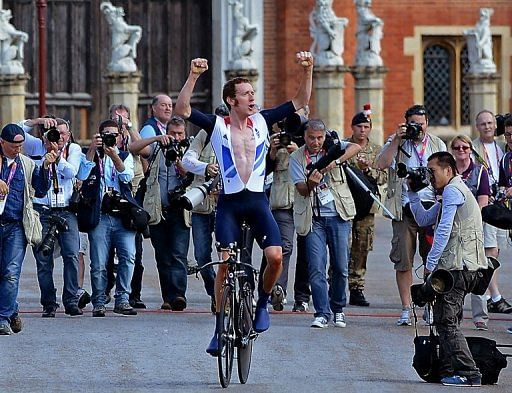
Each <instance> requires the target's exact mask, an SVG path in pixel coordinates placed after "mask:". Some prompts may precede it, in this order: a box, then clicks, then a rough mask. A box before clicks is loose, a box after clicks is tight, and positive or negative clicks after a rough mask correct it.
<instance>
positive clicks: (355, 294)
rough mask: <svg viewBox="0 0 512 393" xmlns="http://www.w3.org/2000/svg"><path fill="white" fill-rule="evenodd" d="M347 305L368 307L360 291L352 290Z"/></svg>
mask: <svg viewBox="0 0 512 393" xmlns="http://www.w3.org/2000/svg"><path fill="white" fill-rule="evenodd" d="M348 304H350V305H352V306H359V307H368V306H369V305H370V303H368V301H367V300H366V299H365V297H364V293H363V290H362V289H354V290H352V291H350V298H349V302H348Z"/></svg>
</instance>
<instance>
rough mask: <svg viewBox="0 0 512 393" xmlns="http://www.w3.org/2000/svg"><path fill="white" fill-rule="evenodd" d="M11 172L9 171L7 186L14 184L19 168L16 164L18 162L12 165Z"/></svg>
mask: <svg viewBox="0 0 512 393" xmlns="http://www.w3.org/2000/svg"><path fill="white" fill-rule="evenodd" d="M10 168H11V169H10V171H9V175H8V176H7V181H6V184H7V186H10V185H11V182H12V179H13V178H14V174H15V173H16V168H17V164H16V161H14V162H13V163H12V164H11V165H10Z"/></svg>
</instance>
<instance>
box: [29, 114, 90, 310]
mask: <svg viewBox="0 0 512 393" xmlns="http://www.w3.org/2000/svg"><path fill="white" fill-rule="evenodd" d="M22 125H23V129H24V131H25V153H26V154H27V155H29V156H30V157H31V158H32V159H33V160H34V161H35V162H36V163H37V164H39V163H40V162H41V161H42V159H43V157H44V155H45V154H46V153H48V152H51V151H53V152H55V153H56V154H57V155H58V159H57V162H56V163H54V164H52V165H51V167H50V171H49V177H50V179H51V184H52V185H51V187H50V190H49V191H48V192H47V193H46V196H44V197H43V198H35V199H34V201H33V203H34V208H35V209H36V210H37V211H38V212H39V215H40V219H41V223H42V225H43V241H42V243H41V244H40V245H39V246H38V247H37V248H34V249H33V252H34V257H35V259H36V266H37V279H38V282H39V288H40V290H41V305H42V306H43V313H42V317H43V318H53V317H55V311H56V310H57V308H58V307H59V305H58V303H57V299H56V292H57V290H56V288H55V284H54V280H53V268H54V256H53V250H54V247H55V243H56V242H58V245H59V246H60V248H61V256H62V260H63V264H64V287H63V289H62V303H63V304H64V310H65V313H66V314H68V315H72V316H73V315H81V314H82V311H81V310H80V309H79V308H78V296H77V291H78V251H79V235H78V224H77V218H76V215H75V214H74V213H73V212H71V211H70V210H69V200H70V198H71V195H72V193H73V179H74V177H75V176H76V174H77V172H78V169H79V167H80V157H81V149H80V146H79V145H77V144H76V143H73V142H72V136H71V130H70V128H69V123H68V122H67V121H65V120H63V119H60V118H53V117H50V116H48V117H43V118H38V119H32V120H26V121H25V122H23V123H22ZM36 126H37V127H39V128H40V129H41V130H40V131H41V134H42V139H39V138H36V137H35V136H33V135H31V134H30V133H29V131H32V130H33V129H34V128H35V127H36ZM34 131H37V129H35V130H34Z"/></svg>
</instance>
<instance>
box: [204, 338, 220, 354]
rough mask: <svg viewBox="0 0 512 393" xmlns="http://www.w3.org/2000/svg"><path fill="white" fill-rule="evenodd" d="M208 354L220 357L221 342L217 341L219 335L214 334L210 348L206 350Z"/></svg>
mask: <svg viewBox="0 0 512 393" xmlns="http://www.w3.org/2000/svg"><path fill="white" fill-rule="evenodd" d="M206 353H209V354H210V355H212V356H215V357H217V356H219V340H218V339H217V333H214V334H213V337H212V339H211V340H210V344H208V348H206Z"/></svg>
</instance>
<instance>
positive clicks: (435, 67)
mask: <svg viewBox="0 0 512 393" xmlns="http://www.w3.org/2000/svg"><path fill="white" fill-rule="evenodd" d="M452 58H453V56H452V53H451V51H450V49H449V48H447V47H445V46H442V45H438V44H435V45H430V46H428V47H427V48H425V50H424V52H423V86H424V102H425V106H426V107H427V108H428V112H429V123H430V124H431V125H433V126H447V125H450V124H451V123H452V100H451V95H452V90H453V87H452V64H453V60H452Z"/></svg>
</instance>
